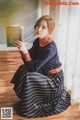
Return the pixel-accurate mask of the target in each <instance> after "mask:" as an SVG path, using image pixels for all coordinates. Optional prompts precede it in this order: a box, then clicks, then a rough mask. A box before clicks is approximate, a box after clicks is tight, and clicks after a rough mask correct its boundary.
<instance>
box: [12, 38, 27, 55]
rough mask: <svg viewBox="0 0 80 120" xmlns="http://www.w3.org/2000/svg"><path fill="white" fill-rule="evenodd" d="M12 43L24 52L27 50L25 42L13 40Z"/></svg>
mask: <svg viewBox="0 0 80 120" xmlns="http://www.w3.org/2000/svg"><path fill="white" fill-rule="evenodd" d="M14 45H15V46H16V47H17V48H18V49H19V50H20V51H22V52H23V53H24V54H25V53H27V52H28V50H27V49H26V46H25V43H24V42H22V41H20V40H15V41H14Z"/></svg>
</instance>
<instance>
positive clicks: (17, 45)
mask: <svg viewBox="0 0 80 120" xmlns="http://www.w3.org/2000/svg"><path fill="white" fill-rule="evenodd" d="M13 45H15V46H16V47H18V48H20V47H21V45H19V44H16V43H13Z"/></svg>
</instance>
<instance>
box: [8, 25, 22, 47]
mask: <svg viewBox="0 0 80 120" xmlns="http://www.w3.org/2000/svg"><path fill="white" fill-rule="evenodd" d="M6 40H7V47H14V44H13V43H14V41H15V40H20V41H22V28H21V26H12V25H11V26H7V27H6Z"/></svg>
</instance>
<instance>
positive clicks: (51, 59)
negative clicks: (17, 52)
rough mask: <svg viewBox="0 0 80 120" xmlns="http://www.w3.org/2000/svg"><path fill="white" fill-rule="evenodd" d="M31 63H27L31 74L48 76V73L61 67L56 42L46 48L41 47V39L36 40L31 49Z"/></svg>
mask: <svg viewBox="0 0 80 120" xmlns="http://www.w3.org/2000/svg"><path fill="white" fill-rule="evenodd" d="M29 54H30V56H31V58H32V60H31V61H28V62H25V65H26V66H27V69H28V70H29V71H30V72H39V73H42V74H44V75H47V73H48V71H49V70H51V69H55V68H58V67H60V66H61V65H62V64H61V62H60V61H59V56H58V52H57V47H56V44H55V42H54V41H51V42H50V43H49V44H47V45H45V46H44V47H40V46H39V38H37V39H35V41H34V42H33V46H32V48H31V49H29Z"/></svg>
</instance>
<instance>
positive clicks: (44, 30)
mask: <svg viewBox="0 0 80 120" xmlns="http://www.w3.org/2000/svg"><path fill="white" fill-rule="evenodd" d="M35 34H36V36H37V37H39V38H44V37H46V36H48V35H49V31H48V26H47V22H46V21H45V20H43V21H41V22H40V23H39V25H37V26H36V28H35Z"/></svg>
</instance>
